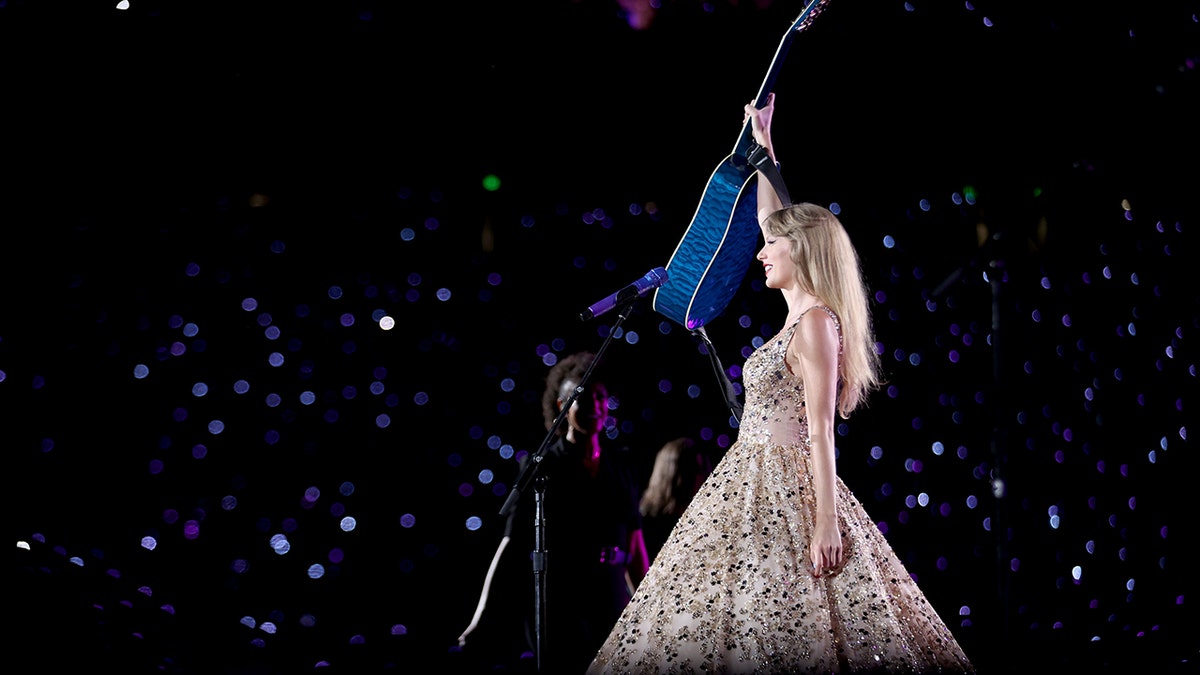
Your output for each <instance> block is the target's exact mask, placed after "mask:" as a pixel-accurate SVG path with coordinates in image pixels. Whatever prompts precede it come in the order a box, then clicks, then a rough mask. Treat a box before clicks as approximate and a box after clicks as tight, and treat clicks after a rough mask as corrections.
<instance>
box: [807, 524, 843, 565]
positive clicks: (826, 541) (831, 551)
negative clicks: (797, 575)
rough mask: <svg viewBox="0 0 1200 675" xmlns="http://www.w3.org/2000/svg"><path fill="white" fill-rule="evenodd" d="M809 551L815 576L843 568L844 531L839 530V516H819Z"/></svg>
mask: <svg viewBox="0 0 1200 675" xmlns="http://www.w3.org/2000/svg"><path fill="white" fill-rule="evenodd" d="M809 552H810V555H811V558H812V566H813V568H812V575H813V577H816V578H820V577H821V575H822V574H830V575H833V574H837V573H838V572H840V571H841V570H842V563H843V562H844V561H843V559H842V554H843V551H842V533H841V532H839V531H838V527H837V518H830V517H824V518H823V517H820V516H818V517H817V522H816V525H815V527H814V528H813V539H812V542H811V545H810V548H809Z"/></svg>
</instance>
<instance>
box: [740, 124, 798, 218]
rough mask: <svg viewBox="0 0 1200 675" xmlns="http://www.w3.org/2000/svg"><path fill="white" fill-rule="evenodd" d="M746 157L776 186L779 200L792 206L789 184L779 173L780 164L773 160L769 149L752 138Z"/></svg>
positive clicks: (785, 204)
mask: <svg viewBox="0 0 1200 675" xmlns="http://www.w3.org/2000/svg"><path fill="white" fill-rule="evenodd" d="M746 159H748V160H750V163H751V164H753V165H754V168H756V169H758V170H759V171H760V172H762V175H764V176H766V177H767V180H769V181H771V186H772V187H774V188H775V194H777V195H779V201H781V202H783V205H784V206H791V205H792V198H791V197H790V196H788V190H787V185H785V184H784V182H783V176H782V175H780V173H779V165H778V164H776V163H775V162H772V161H771V156H770V155H768V154H767V149H766V148H764V147H763V146H761V145H759V144H758V143H757V142H756V141H753V140H752V141H750V149H749V152H747V153H746Z"/></svg>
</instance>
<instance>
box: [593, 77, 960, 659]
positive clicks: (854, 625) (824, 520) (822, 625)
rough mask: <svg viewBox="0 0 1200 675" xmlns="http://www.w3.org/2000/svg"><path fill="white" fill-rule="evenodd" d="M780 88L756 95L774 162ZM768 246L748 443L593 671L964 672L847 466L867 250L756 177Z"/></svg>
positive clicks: (867, 358)
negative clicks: (768, 302)
mask: <svg viewBox="0 0 1200 675" xmlns="http://www.w3.org/2000/svg"><path fill="white" fill-rule="evenodd" d="M774 104H775V97H774V94H771V95H769V96H768V98H767V103H766V105H765V106H764V107H763V108H762V109H761V110H760V109H756V108H755V107H754V105H753V104H751V105H748V106H746V108H745V114H746V115H747V116H749V117H750V118H751V122H752V129H753V132H754V137H755V140H756V141H757V142H758V143H759V145H761V146H763V148H765V149H766V151H767V152H768V153H769V154H770V157H771V159H772V160H774V159H775V155H774V150H773V148H772V145H771V134H770V122H771V116H772V114H773V112H774ZM757 196H758V205H759V226H760V228H761V230H762V234H763V239H764V244H763V247H762V249H761V250H760V251H759V253H758V256H757V257H758V260H760V261H761V262H762V265H763V270H764V272H765V274H766V285H767V287H769V288H772V289H776V290H778V291H779V292H780V294H781V295H782V296H783V299H784V301H785V302H786V303H787V308H788V314H787V318H786V320H785V321H784V323H783V329H782V330H781V331H780V332H779V333H778V334H777V335H776V336H775V337H773V338H772V339H770V340H768V341H767V342H766V343H765V344H763V345H762V346H761V347H759V348H758V349H757V350H756V351H755V352H754V353H753V354H752V355H751V356H750V357H749V358H748V359H747V360H746V363H745V368H744V369H743V384H744V387H745V389H744V391H745V412H744V414H743V417H742V423H741V428H740V429H739V432H738V439H737V442H735V443H734V444H733V445H732V446H730V448H729V450H728V451H727V452H726V454H725V456H724V457H723V458H722V459H721V461H720V462H718V464H717V466H716V467H715V468H714V471H713V473H712V475H711V476H710V477H709V479H708V480H707V481H705V483H704V485H703V486H702V488H701V489H700V491H699V492H698V493H697V494H696V496H695V497H694V498H693V500H692V503H691V504H690V505H689V506H688V508H687V510H686V511H685V512H684V514H683V516H682V517H681V519H680V521H679V523H678V524H677V525H676V526H675V529H674V530H673V531H672V532H671V535H670V537H669V538H668V539H667V541H666V543H665V544H664V545H663V547H662V549H661V550H660V551H659V553H658V555H657V556H656V557H655V559H654V562H653V564H652V565H651V567H650V570H649V572H648V573H647V575H646V577H645V578H644V579H643V581H642V583H641V585H640V586H639V587H638V590H637V593H636V594H635V595H634V597H633V599H632V600H631V601H630V603H629V605H628V606H627V607H626V608H625V610H624V611H623V612H622V613H621V617H620V619H618V621H617V623H616V625H615V626H614V628H613V630H612V632H611V633H610V634H609V636H608V639H607V640H606V641H605V643H604V645H603V646H602V647H601V648H600V651H599V652H598V653H597V655H596V657H595V659H593V661H592V663H591V666H590V668H589V670H588V672H589V673H623V674H629V673H773V674H774V673H777V674H783V673H788V674H794V673H843V672H851V673H852V672H871V673H935V672H943V673H951V672H957V673H972V672H974V668H973V667H972V665H971V663H970V661H969V660H968V659H967V657H966V656H965V654H964V653H963V651H962V649H961V648H960V647H959V645H958V643H957V641H956V640H955V638H954V636H953V635H952V634H951V633H950V631H949V629H948V628H947V627H946V625H945V624H944V623H943V622H942V620H941V619H940V618H939V617H938V615H937V613H936V612H935V611H934V610H933V608H932V607H931V606H930V605H929V602H928V601H927V600H926V599H925V596H924V594H923V593H922V592H921V591H920V589H919V588H917V586H916V583H915V582H913V580H912V578H911V577H910V576H909V574H908V572H907V571H905V569H904V567H903V565H902V564H901V562H900V560H899V559H898V558H897V556H896V555H895V553H894V552H893V551H892V549H891V547H890V546H889V545H888V543H887V541H886V539H885V538H884V537H883V535H882V534H881V533H880V531H879V529H878V528H877V527H876V526H875V523H874V521H873V520H872V519H871V518H870V517H869V516H868V515H867V513H866V511H865V510H864V509H863V507H862V505H861V504H860V503H859V502H858V501H857V500H856V499H855V497H854V495H853V494H851V492H850V491H849V489H847V487H846V485H845V484H844V483H843V482H842V481H841V479H840V478H839V477H838V476H837V473H836V469H835V465H834V425H835V418H836V417H837V416H839V415H840V416H842V417H847V416H848V415H849V414H850V413H851V412H852V411H854V410H855V409H856V408H858V407H859V406H860V405H862V404H864V403H865V401H866V397H867V395H868V394H869V393H870V392H871V391H872V390H874V389H875V388H876V387H877V386H878V383H879V357H878V354H877V353H876V351H875V342H874V337H873V335H872V327H871V318H870V314H869V311H868V307H867V297H868V296H867V292H866V287H865V284H864V281H863V276H862V272H861V270H860V267H859V260H858V255H857V253H856V252H855V250H854V248H853V246H852V244H851V242H850V239H849V236H848V235H847V234H846V231H845V230H844V229H843V227H842V225H841V223H840V222H839V221H838V219H837V218H836V217H835V216H834V215H833V214H832V213H831V212H830V211H828V210H827V209H825V208H822V207H820V206H816V205H813V204H797V205H794V206H789V207H787V208H782V204H781V203H780V201H779V198H778V196H777V195H776V194H775V192H774V190H773V189H772V188H771V186H770V184H769V182H768V181H767V180H765V179H764V177H763V176H761V175H760V176H759V177H758V188H757Z"/></svg>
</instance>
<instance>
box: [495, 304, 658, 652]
mask: <svg viewBox="0 0 1200 675" xmlns="http://www.w3.org/2000/svg"><path fill="white" fill-rule="evenodd" d="M638 297H639V296H637V295H634V296H633V297H630V298H628V299H626V300H624V301H622V303H621V305H620V312H619V313H618V318H617V320H616V321H615V322H614V323H613V325H612V328H610V329H609V331H608V335H607V336H606V337H605V338H604V342H603V343H602V344H601V345H600V348H599V349H598V350H597V351H596V356H595V357H594V358H593V359H592V362H591V363H590V364H588V367H587V370H586V371H584V373H583V376H582V377H581V378H580V379H579V382H577V383H576V384H575V389H574V390H573V391H572V392H571V395H570V396H569V397H567V400H566V401H565V402H564V403H563V405H562V407H560V408H559V410H558V415H557V416H556V417H555V418H554V423H553V424H551V425H550V430H549V431H548V432H547V433H546V437H545V438H544V439H542V444H541V446H539V447H538V449H537V452H535V453H534V454H533V455H531V456H530V460H529V461H528V462H525V463H524V464H523V465H522V466H521V471H520V472H519V473H518V474H517V480H516V484H515V485H514V487H513V489H512V491H511V492H509V493H508V498H507V499H506V500H504V505H503V506H501V507H500V515H502V516H507V515H508V514H509V513H511V512H512V510H513V509H514V508H516V503H517V501H519V500H520V498H521V493H523V492H524V491H525V490H527V489H528V488H529V484H530V483H534V500H533V503H534V517H533V542H534V550H533V556H532V560H533V579H534V584H533V598H534V624H533V627H534V640H535V644H534V651H535V654H534V656H535V659H536V661H537V672H539V673H540V672H543V671H542V667H543V665H544V664H545V654H546V571H547V568H548V566H549V560H548V558H549V556H548V555H547V550H546V513H545V503H544V497H545V492H546V483H547V481H548V476H545V475H539V473H538V472H539V470H540V469H541V465H542V461H543V460H545V459H546V451H547V450H548V449H549V448H550V445H551V444H552V443H553V442H554V440H555V439H556V438H557V437H558V433H557V432H558V428H559V427H561V426H562V424H563V421H564V420H565V419H566V418H567V415H568V414H569V413H570V411H571V406H572V405H574V404H575V400H576V399H577V398H579V395H580V394H582V393H583V392H584V391H585V390H586V389H585V386H584V385H586V384H587V382H588V380H590V379H591V377H592V371H594V370H595V369H596V365H597V364H598V363H600V360H601V359H602V358H603V357H604V352H605V351H606V350H607V349H608V345H609V343H611V342H612V340H613V336H614V335H616V333H617V328H618V327H620V325H621V324H622V323H624V322H625V320H626V319H628V318H629V312H630V310H631V309H632V307H633V303H634V301H635V300H637V299H638Z"/></svg>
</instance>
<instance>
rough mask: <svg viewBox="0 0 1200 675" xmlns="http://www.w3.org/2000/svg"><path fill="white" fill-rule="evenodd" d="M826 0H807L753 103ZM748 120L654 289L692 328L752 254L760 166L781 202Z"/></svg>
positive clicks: (719, 305)
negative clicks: (664, 277)
mask: <svg viewBox="0 0 1200 675" xmlns="http://www.w3.org/2000/svg"><path fill="white" fill-rule="evenodd" d="M828 1H829V0H810V1H809V3H808V5H807V6H806V7H805V8H804V11H802V12H801V13H800V16H798V17H796V20H795V21H793V22H792V25H791V27H790V28H788V30H787V32H786V33H785V34H784V36H783V39H782V40H781V41H780V42H779V47H778V48H777V49H776V50H775V57H774V59H772V61H771V67H770V68H769V69H768V70H767V76H766V78H765V79H764V80H763V83H762V86H761V87H760V88H759V90H758V95H757V96H756V97H755V102H754V105H755V107H757V108H761V107H763V106H764V105H766V104H767V96H768V95H769V94H770V93H771V90H772V88H773V87H774V85H775V78H776V75H778V72H779V68H780V67H781V66H782V65H783V61H784V57H785V56H786V55H787V51H788V47H790V46H791V42H792V39H793V38H794V37H795V36H796V35H798V34H799V33H801V32H803V31H805V30H807V29H808V27H809V26H810V25H811V24H812V22H813V20H814V19H816V17H817V15H818V14H820V12H821V10H822V9H824V7H825V5H826V4H827V3H828ZM751 124H752V123H751V120H746V123H745V124H744V125H742V133H741V135H740V136H738V139H737V143H736V144H734V146H733V152H731V153H730V154H729V156H727V157H726V158H725V159H724V160H723V161H722V162H721V163H720V164H719V165H717V168H716V170H715V171H713V172H712V175H711V176H710V177H709V179H708V185H707V186H706V187H705V188H704V194H703V196H702V197H701V199H700V205H699V207H697V209H696V213H695V215H693V216H692V222H691V224H689V225H688V229H687V231H686V232H685V233H684V235H683V239H682V240H680V242H679V245H678V246H676V248H675V252H674V253H672V254H671V259H670V261H668V262H667V266H666V271H667V274H668V276H669V278H670V281H668V282H667V283H666V284H664V285H663V286H661V287H660V288H658V289H657V290H655V292H654V299H653V303H652V307H653V308H654V311H656V312H658V313H660V314H662V315H664V316H666V317H667V318H668V319H671V320H673V321H675V322H676V323H680V324H682V325H683V326H684V327H686V328H687V329H688V330H691V331H694V330H697V329H699V328H701V327H702V326H704V324H706V323H708V322H709V321H711V320H712V319H714V318H715V317H717V316H718V315H720V314H721V312H722V311H723V310H724V309H725V306H726V305H728V304H729V301H730V300H732V299H733V296H734V294H735V293H736V292H737V290H738V287H739V286H741V284H742V279H743V278H745V276H746V271H747V270H748V269H749V267H750V261H751V260H753V258H754V256H753V251H754V248H755V245H756V244H757V242H758V235H759V229H758V213H757V210H758V198H757V195H756V194H755V191H754V190H753V189H748V188H749V187H750V185H751V183H752V181H751V179H752V178H753V177H754V175H755V172H757V171H759V170H762V171H763V173H764V175H766V176H767V177H768V179H769V180H771V183H772V185H773V186H774V187H775V189H776V191H777V192H778V193H779V195H780V198H781V199H782V201H783V203H784V204H785V205H787V204H790V203H791V202H790V199H789V198H788V195H787V191H786V187H785V186H784V185H783V181H782V179H781V178H780V177H779V175H778V170H777V168H776V167H775V166H774V164H772V163H771V162H770V160H769V158H768V157H767V155H766V152H765V151H764V150H763V149H762V148H761V147H759V145H758V144H757V143H755V142H754V129H753V127H752V126H751Z"/></svg>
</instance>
